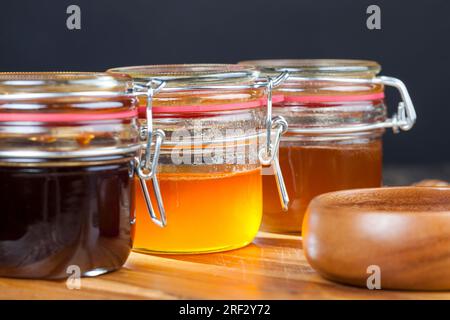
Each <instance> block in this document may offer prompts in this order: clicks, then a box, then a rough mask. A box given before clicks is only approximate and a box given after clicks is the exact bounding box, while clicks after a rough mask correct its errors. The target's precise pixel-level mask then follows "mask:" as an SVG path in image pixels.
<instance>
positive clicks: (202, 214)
mask: <svg viewBox="0 0 450 320" xmlns="http://www.w3.org/2000/svg"><path fill="white" fill-rule="evenodd" d="M158 178H159V183H160V188H161V193H162V196H163V201H164V204H165V209H166V215H167V225H166V227H165V228H160V227H158V226H156V225H155V224H154V223H153V222H152V221H151V219H150V217H149V216H148V213H147V209H146V205H145V199H144V197H143V194H142V192H140V187H139V186H137V190H139V191H137V202H136V224H135V226H134V228H135V230H134V232H133V234H134V245H133V249H134V250H135V251H140V252H159V253H198V252H214V251H222V250H227V249H234V248H239V247H243V246H245V245H247V244H249V243H250V242H251V241H252V240H253V238H254V237H255V235H256V233H257V232H258V229H259V226H260V224H261V216H262V177H261V169H260V168H258V169H251V170H247V171H240V172H225V173H223V172H222V173H214V172H212V173H211V172H210V173H186V172H183V173H160V174H158ZM136 184H139V181H138V180H136ZM148 187H149V188H152V186H151V183H148ZM151 194H152V195H153V193H152V192H151ZM152 201H153V205H154V207H156V202H155V201H154V199H153V198H152Z"/></svg>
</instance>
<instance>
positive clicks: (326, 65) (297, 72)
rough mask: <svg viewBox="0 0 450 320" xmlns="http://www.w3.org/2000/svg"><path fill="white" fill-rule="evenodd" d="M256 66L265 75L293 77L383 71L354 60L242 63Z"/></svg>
mask: <svg viewBox="0 0 450 320" xmlns="http://www.w3.org/2000/svg"><path fill="white" fill-rule="evenodd" d="M239 64H242V65H247V66H248V65H250V66H256V67H257V68H258V69H259V70H260V71H261V72H262V73H263V74H265V73H266V74H272V73H280V72H284V71H288V72H289V73H290V74H291V75H293V76H311V77H314V76H320V77H322V76H344V77H346V76H351V77H356V78H358V77H364V76H366V77H367V76H375V75H376V74H378V73H379V72H380V71H381V66H380V65H379V64H378V63H377V62H376V61H371V60H354V59H262V60H247V61H241V62H239Z"/></svg>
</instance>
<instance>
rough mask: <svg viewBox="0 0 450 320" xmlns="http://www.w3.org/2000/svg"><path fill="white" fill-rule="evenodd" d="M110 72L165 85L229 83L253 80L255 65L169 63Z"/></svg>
mask: <svg viewBox="0 0 450 320" xmlns="http://www.w3.org/2000/svg"><path fill="white" fill-rule="evenodd" d="M108 72H110V73H115V74H116V73H119V74H120V73H122V74H127V75H130V76H131V77H132V78H133V79H134V80H135V81H139V80H142V81H150V80H152V79H154V80H162V81H165V82H166V86H165V88H167V89H168V88H183V87H184V88H186V87H204V86H222V85H223V86H231V85H245V84H249V83H253V82H254V81H256V79H258V76H259V71H258V70H257V69H256V67H255V66H243V65H233V64H169V65H148V66H134V67H120V68H113V69H109V70H108Z"/></svg>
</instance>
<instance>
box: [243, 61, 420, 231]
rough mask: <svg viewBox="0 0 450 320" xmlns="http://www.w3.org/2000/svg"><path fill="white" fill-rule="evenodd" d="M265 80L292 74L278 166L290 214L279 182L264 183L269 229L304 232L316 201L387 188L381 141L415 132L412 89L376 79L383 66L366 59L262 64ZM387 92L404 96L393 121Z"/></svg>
mask: <svg viewBox="0 0 450 320" xmlns="http://www.w3.org/2000/svg"><path fill="white" fill-rule="evenodd" d="M243 63H244V64H251V65H257V66H258V67H259V69H260V70H261V71H262V73H263V74H266V75H271V74H277V73H279V72H288V73H289V77H288V79H287V80H286V81H285V82H284V83H283V84H282V85H281V86H279V87H278V88H276V89H275V90H274V94H277V95H282V96H283V99H282V101H280V102H278V103H275V104H274V115H278V116H283V117H284V118H285V119H286V120H287V122H288V124H289V130H288V132H287V133H286V134H285V135H284V136H283V137H282V139H281V143H280V149H279V161H280V165H281V169H282V171H283V175H284V178H285V183H286V188H287V191H288V194H289V197H290V200H291V201H290V204H289V208H288V211H287V213H284V214H283V213H282V212H281V211H280V210H279V208H278V206H277V203H278V201H277V199H275V198H274V197H273V196H271V195H272V194H273V192H274V190H275V187H276V186H275V185H274V183H273V181H272V180H269V179H265V180H264V181H263V189H264V205H263V207H264V208H263V211H264V213H263V222H262V230H264V231H271V232H280V233H299V232H301V226H302V220H303V216H304V214H305V211H306V209H307V207H308V204H309V202H310V201H311V199H313V198H314V197H315V196H317V195H319V194H322V193H326V192H331V191H337V190H344V189H355V188H369V187H380V186H381V183H382V135H383V133H384V131H385V130H386V129H387V128H392V129H393V130H394V131H395V132H398V131H399V130H409V129H411V127H412V126H413V125H414V122H415V120H416V113H415V111H414V107H413V104H412V102H411V99H410V97H409V94H408V91H407V90H406V87H405V85H404V84H403V83H402V82H401V81H400V80H398V79H395V78H392V77H385V76H377V74H378V73H379V72H380V70H381V67H380V65H379V64H378V63H376V62H374V61H363V60H261V61H247V62H243ZM385 86H393V87H395V88H396V89H398V90H399V93H400V95H401V97H402V102H400V103H399V107H398V110H397V113H396V114H395V115H394V116H393V117H391V118H389V117H388V116H387V107H386V104H385V101H384V88H385Z"/></svg>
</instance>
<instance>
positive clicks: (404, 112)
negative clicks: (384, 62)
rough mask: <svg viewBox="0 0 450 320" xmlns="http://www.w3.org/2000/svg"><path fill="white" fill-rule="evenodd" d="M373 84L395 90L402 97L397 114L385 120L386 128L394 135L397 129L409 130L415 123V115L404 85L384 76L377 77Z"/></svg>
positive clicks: (395, 79) (399, 81)
mask: <svg viewBox="0 0 450 320" xmlns="http://www.w3.org/2000/svg"><path fill="white" fill-rule="evenodd" d="M374 82H375V83H381V84H384V85H386V86H391V87H394V88H396V89H397V90H398V91H399V93H400V96H401V97H402V101H401V102H399V104H398V109H397V113H395V114H394V115H393V116H392V118H390V119H387V120H386V122H385V123H386V127H391V128H392V130H393V131H394V132H395V133H398V132H399V131H400V130H399V129H401V130H403V131H408V130H410V129H411V128H412V127H413V126H414V124H415V123H416V119H417V114H416V110H415V109H414V105H413V102H412V100H411V97H410V96H409V93H408V89H406V86H405V84H404V83H403V82H402V81H401V80H399V79H397V78H393V77H386V76H380V77H377V78H375V79H374Z"/></svg>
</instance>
